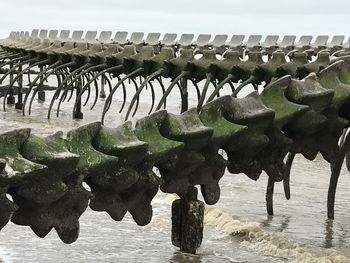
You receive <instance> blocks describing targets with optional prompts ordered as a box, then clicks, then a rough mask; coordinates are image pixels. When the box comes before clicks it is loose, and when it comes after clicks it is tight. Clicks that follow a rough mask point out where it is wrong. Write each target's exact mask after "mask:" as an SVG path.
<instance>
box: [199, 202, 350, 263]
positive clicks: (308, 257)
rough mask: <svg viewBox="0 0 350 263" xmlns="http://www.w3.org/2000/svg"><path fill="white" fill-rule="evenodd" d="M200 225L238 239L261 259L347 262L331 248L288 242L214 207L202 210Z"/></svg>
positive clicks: (241, 244) (311, 262) (308, 262)
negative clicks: (261, 257) (203, 224)
mask: <svg viewBox="0 0 350 263" xmlns="http://www.w3.org/2000/svg"><path fill="white" fill-rule="evenodd" d="M204 223H205V224H207V225H210V226H214V227H216V228H217V229H218V230H219V231H220V232H222V233H223V234H226V235H228V236H231V237H235V238H237V237H238V238H239V239H241V243H240V246H241V247H242V248H244V249H247V250H249V251H252V252H256V253H258V254H260V255H264V256H272V257H279V258H284V259H286V260H288V261H289V262H293V263H294V262H298V263H303V262H305V263H306V262H307V263H314V262H315V263H350V259H349V258H347V257H345V256H344V255H342V254H341V253H340V252H339V251H337V250H336V249H334V248H318V247H311V246H306V245H303V244H299V243H297V242H295V241H292V240H289V239H288V238H287V237H286V236H285V235H284V234H283V233H273V232H268V231H265V230H264V229H263V228H262V226H261V225H260V224H259V223H257V222H243V221H240V220H239V219H237V218H234V217H233V216H232V215H230V214H229V213H227V212H224V211H223V210H220V209H217V208H207V209H206V210H205V216H204Z"/></svg>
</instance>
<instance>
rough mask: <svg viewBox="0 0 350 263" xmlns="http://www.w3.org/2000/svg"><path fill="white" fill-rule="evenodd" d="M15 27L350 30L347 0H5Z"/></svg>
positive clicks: (7, 25)
mask: <svg viewBox="0 0 350 263" xmlns="http://www.w3.org/2000/svg"><path fill="white" fill-rule="evenodd" d="M1 2H2V3H1V11H2V12H1V16H0V37H5V36H7V35H8V33H9V32H10V31H12V30H31V29H32V28H47V29H83V30H112V31H118V30H125V31H129V32H131V31H145V32H150V31H153V32H154V31H158V32H162V33H164V32H178V33H189V32H191V33H197V34H198V33H212V34H215V33H227V34H237V33H240V34H242V33H243V34H254V33H259V34H263V35H266V34H272V33H275V34H297V35H299V34H314V35H315V34H331V35H333V34H345V35H347V34H348V31H349V30H348V28H349V26H348V24H349V18H350V1H348V0H333V1H329V0H327V1H326V0H315V1H306V0H293V1H285V0H265V1H259V0H255V1H254V0H241V1H236V0H211V1H208V0H201V1H188V0H187V1H186V0H178V1H166V0H152V1H141V0H126V1H119V0H75V1H74V0H55V1H52V0H11V1H10V0H6V1H5V0H3V1H1Z"/></svg>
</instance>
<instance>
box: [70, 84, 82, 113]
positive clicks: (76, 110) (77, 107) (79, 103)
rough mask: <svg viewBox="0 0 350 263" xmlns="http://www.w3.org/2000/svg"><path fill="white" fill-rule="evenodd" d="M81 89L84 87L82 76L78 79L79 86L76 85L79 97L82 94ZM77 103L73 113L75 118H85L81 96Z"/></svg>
mask: <svg viewBox="0 0 350 263" xmlns="http://www.w3.org/2000/svg"><path fill="white" fill-rule="evenodd" d="M72 88H73V87H72ZM81 89H82V82H81V78H79V79H78V80H77V86H76V94H77V97H78V95H79V94H80V91H81ZM76 105H77V106H76V108H75V111H74V113H73V118H74V119H83V116H84V114H83V113H82V112H81V98H78V100H77V104H76Z"/></svg>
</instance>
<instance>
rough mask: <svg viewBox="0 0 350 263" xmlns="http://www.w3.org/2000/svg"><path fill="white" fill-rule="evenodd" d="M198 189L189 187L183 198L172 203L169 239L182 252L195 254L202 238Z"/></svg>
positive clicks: (200, 204)
mask: <svg viewBox="0 0 350 263" xmlns="http://www.w3.org/2000/svg"><path fill="white" fill-rule="evenodd" d="M197 194H198V190H197V188H195V187H193V186H192V187H190V188H188V190H187V194H186V196H185V197H184V198H182V199H178V200H175V201H174V202H173V204H172V217H171V219H172V229H171V241H172V243H173V245H174V246H177V247H179V248H180V250H181V251H182V252H186V253H191V254H195V253H196V250H197V249H198V248H199V247H200V245H201V243H202V239H203V221H204V203H203V202H202V201H199V200H198V199H197Z"/></svg>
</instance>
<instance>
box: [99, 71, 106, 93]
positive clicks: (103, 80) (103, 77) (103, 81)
mask: <svg viewBox="0 0 350 263" xmlns="http://www.w3.org/2000/svg"><path fill="white" fill-rule="evenodd" d="M105 82H106V79H105V76H104V75H102V76H101V91H100V98H106V91H105Z"/></svg>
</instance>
